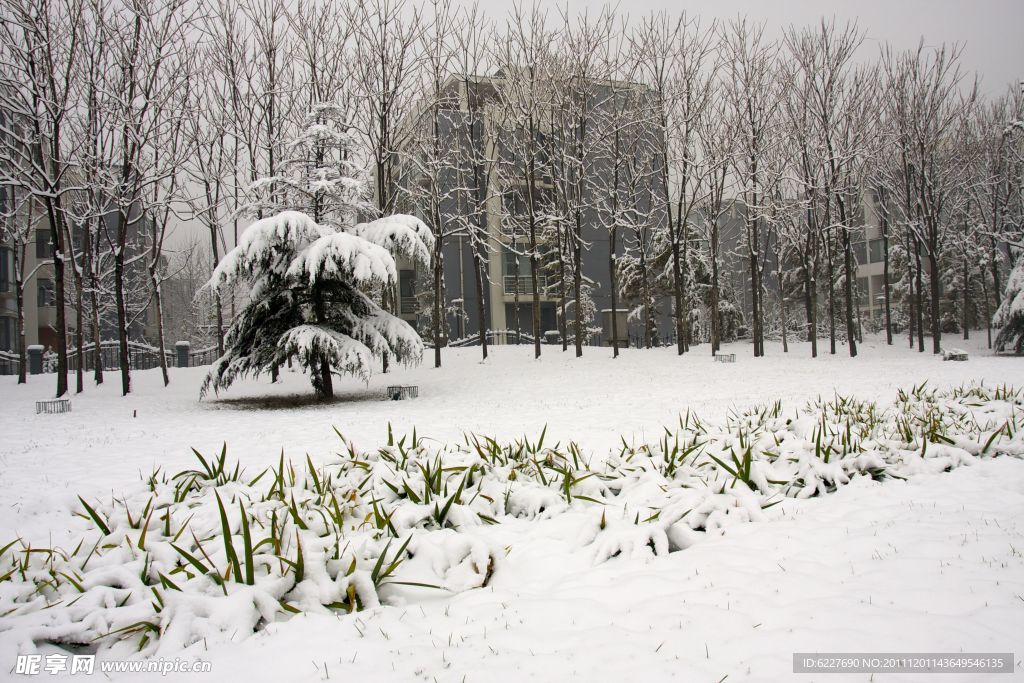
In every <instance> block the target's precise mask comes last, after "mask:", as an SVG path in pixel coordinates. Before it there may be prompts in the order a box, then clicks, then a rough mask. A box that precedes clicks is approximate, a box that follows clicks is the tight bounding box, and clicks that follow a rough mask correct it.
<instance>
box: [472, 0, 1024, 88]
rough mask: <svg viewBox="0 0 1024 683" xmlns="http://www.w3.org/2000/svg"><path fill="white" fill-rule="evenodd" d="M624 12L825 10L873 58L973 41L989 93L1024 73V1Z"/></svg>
mask: <svg viewBox="0 0 1024 683" xmlns="http://www.w3.org/2000/svg"><path fill="white" fill-rule="evenodd" d="M565 3H567V4H568V7H569V11H570V12H582V11H584V10H586V9H590V10H592V11H593V10H596V9H599V8H600V7H601V6H602V5H603V4H605V0H563V2H557V3H551V11H552V12H553V13H554V12H557V8H558V7H559V6H564V5H565ZM480 5H481V7H482V8H484V9H486V10H487V12H488V13H489V14H490V15H491V17H492V18H495V19H498V18H499V17H501V16H503V15H504V13H505V12H507V11H508V9H509V8H510V7H512V2H511V0H480ZM618 7H619V10H620V11H622V12H628V13H629V14H630V15H631V16H632V17H637V16H639V15H643V14H647V13H648V12H651V11H658V10H662V9H667V10H670V11H673V12H678V11H680V10H684V9H685V10H686V11H687V13H689V14H695V15H698V16H700V17H701V18H702V19H707V20H710V19H711V18H720V19H727V18H730V17H733V16H736V15H737V14H745V15H747V16H748V17H750V18H751V19H755V20H758V21H764V22H765V23H766V32H767V33H768V34H769V35H778V33H779V30H780V29H781V27H783V26H788V25H789V24H798V25H800V24H810V23H814V22H816V21H818V20H819V19H820V18H821V16H822V15H826V16H835V17H836V19H837V20H838V21H840V22H845V21H846V20H856V21H857V22H858V23H859V25H860V26H861V28H863V29H865V31H866V32H867V38H868V42H869V44H868V46H867V49H868V50H870V51H871V54H870V56H872V57H873V56H874V55H875V54H877V53H876V52H875V50H877V47H874V46H872V45H871V43H874V45H877V44H878V43H881V42H889V43H891V44H892V45H893V46H894V47H897V48H914V47H916V46H917V43H918V41H919V40H920V39H921V38H922V36H923V37H924V39H925V41H926V44H928V45H938V44H939V43H943V42H945V43H952V42H954V41H956V42H962V43H965V44H966V45H965V48H964V53H963V58H962V62H963V66H964V70H965V71H970V72H974V71H976V72H978V73H979V74H980V75H981V76H982V88H981V89H982V92H984V93H985V94H987V95H995V94H1001V93H1002V92H1003V91H1004V88H1005V87H1006V86H1007V85H1008V84H1010V83H1017V82H1019V81H1020V79H1021V78H1024V0H853V1H850V0H847V1H846V2H837V1H836V0H785V1H784V2H783V1H779V0H775V1H768V0H760V1H758V0H620V2H619V5H618Z"/></svg>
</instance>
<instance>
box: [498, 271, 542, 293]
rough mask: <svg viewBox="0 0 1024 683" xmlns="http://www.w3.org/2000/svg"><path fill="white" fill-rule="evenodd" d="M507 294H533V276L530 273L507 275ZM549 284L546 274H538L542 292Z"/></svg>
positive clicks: (539, 286) (538, 282)
mask: <svg viewBox="0 0 1024 683" xmlns="http://www.w3.org/2000/svg"><path fill="white" fill-rule="evenodd" d="M504 284H505V294H516V293H517V292H518V293H519V294H533V278H532V277H531V276H529V275H520V276H519V277H518V278H517V277H516V276H515V275H506V276H505V281H504ZM547 286H548V279H547V277H546V276H544V275H538V276H537V287H538V288H539V289H540V291H541V292H543V291H544V290H545V288H547Z"/></svg>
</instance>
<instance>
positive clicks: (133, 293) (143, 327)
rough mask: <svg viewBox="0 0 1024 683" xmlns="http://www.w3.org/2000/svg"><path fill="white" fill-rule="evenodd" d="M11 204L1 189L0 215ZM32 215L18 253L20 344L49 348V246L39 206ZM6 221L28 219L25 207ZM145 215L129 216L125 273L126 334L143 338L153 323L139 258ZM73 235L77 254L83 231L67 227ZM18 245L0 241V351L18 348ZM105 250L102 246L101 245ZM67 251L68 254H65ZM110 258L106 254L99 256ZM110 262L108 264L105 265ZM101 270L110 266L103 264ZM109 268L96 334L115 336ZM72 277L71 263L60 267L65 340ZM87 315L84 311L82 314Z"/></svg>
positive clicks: (53, 301)
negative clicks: (128, 302) (22, 320)
mask: <svg viewBox="0 0 1024 683" xmlns="http://www.w3.org/2000/svg"><path fill="white" fill-rule="evenodd" d="M9 208H10V197H9V195H8V194H7V193H6V192H0V215H5V214H7V212H8V209H9ZM33 214H34V216H36V217H39V218H38V220H35V222H34V224H33V226H32V227H31V229H30V230H29V232H28V234H29V235H30V238H29V240H28V242H27V243H26V244H25V245H23V257H22V261H23V262H22V264H21V269H22V272H23V273H24V274H25V275H24V279H25V281H24V301H23V304H24V315H25V345H26V346H32V345H36V344H38V345H41V346H44V347H46V348H49V349H53V348H55V347H56V345H57V338H58V335H57V331H56V322H57V290H56V286H55V283H54V269H53V265H52V255H53V245H52V242H51V232H50V223H49V220H47V219H46V218H45V215H44V214H43V212H42V211H41V210H39V208H38V207H36V208H35V210H34V211H33ZM116 219H117V215H116V213H114V212H109V213H107V214H106V215H104V216H103V218H102V221H103V225H104V229H106V230H110V231H112V230H113V229H114V221H116ZM8 220H10V221H27V220H28V215H27V208H26V207H25V206H21V207H18V210H17V211H15V212H14V215H12V216H9V217H8ZM149 220H150V219H149V218H148V217H144V218H143V219H141V220H135V221H132V222H131V223H130V224H129V225H130V229H129V232H130V234H129V238H128V245H129V249H128V255H127V257H126V262H127V268H126V271H127V277H128V279H129V280H130V281H131V283H133V286H131V287H129V288H128V289H129V290H130V291H129V294H128V295H129V296H130V297H132V299H133V306H132V308H133V309H134V310H135V311H136V312H137V315H133V320H132V322H131V324H130V326H129V338H131V339H135V340H143V339H146V338H147V337H150V338H151V337H152V334H153V329H154V328H155V319H154V316H153V311H152V310H151V306H150V305H149V297H148V295H147V294H146V292H145V291H144V290H145V287H144V286H140V287H136V286H134V285H143V284H144V280H145V277H146V273H145V262H144V259H142V258H137V257H139V256H140V255H141V254H142V252H143V250H144V249H145V248H146V238H145V235H146V234H148V231H149V230H148V226H149V223H148V221H149ZM72 234H73V239H74V240H75V247H76V248H75V249H74V253H80V249H81V245H82V232H81V229H79V228H77V227H76V228H74V229H73V230H72ZM16 248H18V245H16V244H15V243H14V242H13V241H12V240H11V239H10V238H9V237H8V239H6V240H0V351H10V352H17V351H19V350H20V349H19V335H18V317H17V284H16V280H15V270H14V265H15V251H14V250H15V249H16ZM101 251H102V252H104V253H105V252H106V251H107V250H101ZM70 253H71V252H70V250H69V254H70ZM103 258H105V259H107V260H109V254H106V255H105V256H103ZM108 265H109V264H108ZM105 270H110V267H106V268H105ZM112 277H113V274H112V273H107V274H106V275H105V276H104V278H103V280H104V285H109V287H106V286H105V287H104V289H110V292H104V293H103V294H101V296H100V299H101V302H102V305H101V311H100V328H101V337H102V338H103V339H104V340H106V339H115V338H116V336H117V323H116V318H115V313H114V310H113V302H112V284H111V278H112ZM74 286H75V283H74V280H73V276H72V273H71V270H70V267H67V268H66V271H65V288H66V292H65V301H66V309H65V317H66V326H67V333H68V338H69V340H70V339H71V338H72V337H73V335H74V334H75V333H76V331H77V315H76V309H75V301H74V298H75V297H74V294H73V292H74ZM86 316H87V317H88V313H86Z"/></svg>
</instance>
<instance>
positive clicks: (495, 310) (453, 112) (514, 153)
mask: <svg viewBox="0 0 1024 683" xmlns="http://www.w3.org/2000/svg"><path fill="white" fill-rule="evenodd" d="M503 78H504V77H503V75H502V74H501V73H498V74H496V75H494V76H472V77H470V78H462V77H459V78H454V79H452V80H451V81H449V83H448V85H447V92H448V94H449V97H447V98H446V104H445V109H444V112H443V116H441V117H440V120H439V126H440V129H441V131H440V133H441V136H442V137H444V138H446V139H450V140H458V141H461V142H460V143H459V144H462V145H469V146H472V147H473V149H471V150H467V151H468V152H470V153H469V154H466V155H465V156H466V158H469V159H484V158H488V159H490V160H491V162H490V163H493V164H500V165H503V166H504V169H503V170H498V171H496V170H495V169H494V168H491V169H489V170H487V171H483V172H479V173H477V174H476V175H475V177H476V178H483V179H484V180H483V181H482V182H483V183H484V184H485V186H484V187H483V188H482V192H481V193H480V196H485V197H486V198H487V199H486V202H485V207H484V210H483V212H482V215H481V216H480V217H479V218H478V219H477V221H478V223H477V224H478V225H480V226H482V227H483V230H482V232H483V233H484V234H485V238H484V240H483V241H484V242H485V248H486V251H487V256H488V258H487V264H486V268H487V272H486V277H485V282H484V288H483V299H484V306H483V310H484V316H483V317H484V319H483V320H481V319H480V314H479V310H480V307H479V295H478V290H477V286H476V283H475V273H476V271H475V268H474V257H473V251H472V250H473V248H474V246H473V241H472V240H471V239H470V238H469V237H468V236H467V235H459V234H458V233H457V231H453V232H454V234H453V235H452V236H450V237H447V238H446V239H445V242H444V247H443V253H444V277H445V309H446V323H447V329H448V330H450V334H451V336H452V338H454V339H459V338H466V337H471V336H475V335H477V334H478V333H479V331H480V329H481V327H483V329H485V330H490V331H493V332H495V341H496V342H497V343H502V342H505V341H509V342H511V341H514V340H515V339H516V338H518V337H519V334H515V333H523V334H531V333H532V315H533V278H532V274H531V270H530V260H529V257H528V256H527V255H526V252H527V251H528V249H527V247H528V243H529V242H528V235H527V231H526V229H525V226H524V222H525V214H526V205H525V186H524V185H523V184H522V179H521V175H522V174H517V173H516V172H515V169H516V167H517V165H522V164H524V163H525V162H524V160H523V159H522V158H521V154H522V152H521V150H519V149H518V148H517V147H516V143H517V137H516V136H517V135H520V136H521V135H522V131H517V130H514V129H512V128H511V127H510V126H508V125H507V124H506V123H505V122H504V121H500V120H496V118H497V117H498V116H499V114H498V111H499V106H498V103H497V100H498V97H499V89H500V88H501V87H502V85H503V83H502V81H503ZM613 87H615V88H619V89H624V88H639V87H640V86H636V85H633V84H621V83H619V84H610V83H597V84H594V90H595V92H597V93H598V96H596V97H595V98H594V99H595V101H599V102H607V101H610V98H609V97H607V96H602V89H604V90H605V91H607V92H610V91H611V89H612V88H613ZM607 92H606V93H604V95H607ZM600 106H601V105H597V111H596V112H595V116H600V115H602V114H601V111H600ZM549 125H550V124H549ZM641 125H642V124H638V127H639V126H641ZM553 134H555V133H554V132H553V131H551V130H550V129H545V128H543V127H541V128H540V130H539V131H538V132H537V135H538V137H541V138H544V139H542V140H540V141H539V144H540V145H541V146H543V144H544V142H545V140H546V137H547V136H549V135H553ZM632 135H634V136H645V138H646V140H647V141H648V142H651V141H652V140H653V141H654V145H655V146H654V147H652V146H651V145H650V144H648V145H646V146H642V145H636V146H634V147H633V148H632V149H633V151H634V153H635V154H638V155H639V154H641V153H642V152H641V151H640V150H641V149H644V150H646V153H647V154H648V156H649V157H650V156H652V154H653V153H657V151H658V147H657V142H656V140H657V138H656V134H655V132H654V129H653V128H652V127H648V128H646V129H639V130H635V131H633V133H632ZM594 163H595V166H596V167H595V168H594V169H593V170H592V174H593V175H594V176H595V177H597V178H600V179H601V181H600V182H596V183H591V184H588V185H587V187H586V188H585V189H584V192H585V193H586V195H585V196H583V197H581V198H580V200H579V203H580V204H581V205H583V206H584V207H585V208H584V209H583V220H582V221H581V224H582V239H583V241H584V243H585V245H586V248H585V249H584V250H583V257H582V275H583V281H584V282H585V283H586V287H587V290H588V296H589V298H590V299H591V301H592V302H593V308H594V309H595V311H596V315H595V318H594V320H593V321H592V323H591V324H592V326H593V327H592V329H596V328H600V332H598V333H596V334H592V335H588V336H589V338H588V340H587V341H588V343H598V344H603V345H608V344H610V343H611V327H612V326H611V316H612V315H618V317H619V324H618V328H619V330H620V333H619V336H620V341H622V342H623V343H625V342H627V341H628V339H629V337H630V336H632V337H633V339H637V338H638V337H639V336H640V335H641V334H642V331H641V324H640V323H638V322H629V323H627V320H626V308H627V306H626V302H623V301H621V300H620V301H618V302H617V306H616V308H617V309H618V312H617V313H616V312H613V311H612V296H611V285H610V280H611V276H610V272H609V252H610V249H611V244H610V231H609V229H608V227H607V225H606V224H605V221H602V220H601V218H602V217H601V216H600V215H599V212H600V211H602V210H603V209H602V208H600V203H601V202H600V197H599V196H598V195H599V194H600V193H601V192H602V191H604V192H607V188H606V187H604V188H603V187H602V183H604V184H605V185H607V184H608V182H609V179H610V178H611V175H612V174H611V170H610V168H608V167H607V165H608V161H607V160H606V159H603V160H597V161H595V162H594ZM643 163H647V165H648V166H651V165H652V164H653V159H652V158H649V159H646V160H643ZM542 165H544V167H545V168H544V170H543V171H542V172H541V173H540V177H539V179H538V181H537V183H536V187H535V190H536V192H537V193H538V194H539V195H540V198H539V199H536V200H535V202H536V204H537V205H538V206H541V207H546V206H548V205H550V204H551V202H553V201H554V199H553V198H554V193H555V188H554V183H555V182H556V181H557V180H560V179H557V178H555V177H552V175H551V174H552V173H557V170H554V171H553V170H552V168H553V167H554V165H553V164H550V165H549V164H547V163H543V164H542ZM510 169H511V170H510ZM470 170H471V169H470ZM467 175H472V174H471V173H470V174H467ZM517 175H519V176H520V177H519V178H517V177H516V176H517ZM658 177H659V176H658V174H657V173H654V172H651V173H648V174H647V176H646V179H645V180H643V181H642V182H643V183H644V184H645V185H644V186H643V187H640V188H634V190H636V194H637V195H642V196H643V197H644V198H645V199H644V200H643V201H645V202H646V206H644V207H642V208H641V210H640V211H639V212H638V213H641V214H643V215H644V216H645V220H646V221H648V223H649V227H650V228H651V229H649V230H647V234H648V235H650V234H651V232H653V228H654V227H655V226H656V225H657V224H658V222H659V221H662V220H663V215H659V214H658V212H657V210H655V209H652V208H651V206H652V205H653V204H654V203H653V202H652V200H651V197H652V195H653V194H654V193H656V191H657V188H656V187H655V186H654V183H656V182H657V178H658ZM402 178H403V180H402V183H403V185H404V186H405V187H406V188H408V187H409V186H411V185H413V184H415V183H418V182H422V178H421V177H419V176H417V174H416V173H415V172H414V171H410V170H408V169H407V170H406V172H405V173H404V174H403V175H402ZM448 182H450V183H451V184H453V185H454V184H455V183H456V182H458V181H457V180H456V179H455V177H454V175H453V176H451V177H449V178H448ZM440 194H441V195H442V196H443V199H442V202H443V205H442V207H441V211H440V213H441V215H442V216H448V217H453V216H459V215H460V211H461V212H462V213H463V215H464V209H462V208H461V207H460V205H459V201H460V200H459V199H458V198H457V197H456V196H455V194H457V193H452V192H448V191H442V192H441V193H440ZM405 208H406V209H407V210H409V211H412V212H416V213H420V214H422V206H421V205H419V204H417V203H416V202H412V203H411V204H410V205H409V206H408V207H405ZM542 212H544V213H548V209H547V208H544V209H542ZM421 217H422V218H424V219H426V218H427V217H426V216H422V215H421ZM631 239H635V237H634V236H633V235H631V234H630V231H627V230H620V231H619V235H618V238H617V242H618V244H617V245H616V249H617V253H618V254H620V255H621V254H622V253H623V252H624V250H625V248H626V246H627V244H628V243H629V241H630V240H631ZM553 250H554V247H553V246H552V245H551V243H550V242H548V243H547V244H546V245H542V251H543V252H544V254H545V255H544V256H542V257H541V261H542V268H541V272H540V274H539V275H538V278H537V288H538V291H539V295H540V297H539V298H540V330H541V332H542V333H550V332H552V331H556V330H559V329H561V328H562V324H560V323H561V321H560V316H561V305H562V300H561V297H560V296H559V290H560V288H559V287H558V281H557V273H556V269H555V268H554V264H553V261H552V259H553ZM400 267H401V271H400V277H399V301H400V306H399V313H400V315H401V316H402V317H403V318H404V319H406V320H407V321H409V322H410V323H412V324H414V325H415V324H416V323H417V322H419V321H420V320H421V319H422V313H423V309H424V303H425V302H426V301H427V300H429V299H430V298H431V296H432V294H431V292H432V288H431V286H432V282H431V279H430V277H429V275H425V274H422V273H421V274H419V275H417V273H416V271H415V269H414V268H413V267H412V266H411V265H408V264H405V265H401V264H400ZM565 290H566V291H567V292H568V291H571V283H566V287H565ZM567 298H568V296H567ZM659 309H661V314H660V315H659V316H658V318H657V324H658V327H659V331H660V336H661V338H662V339H668V338H670V336H671V334H672V323H671V319H670V317H669V315H668V311H669V309H670V307H669V306H667V305H665V306H659ZM573 315H574V314H573V312H572V311H571V310H570V311H569V312H568V313H567V314H566V317H567V318H568V326H567V327H568V330H569V334H571V329H572V321H573Z"/></svg>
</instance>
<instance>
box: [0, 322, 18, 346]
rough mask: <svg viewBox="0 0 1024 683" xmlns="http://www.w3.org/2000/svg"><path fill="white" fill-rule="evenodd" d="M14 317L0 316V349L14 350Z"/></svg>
mask: <svg viewBox="0 0 1024 683" xmlns="http://www.w3.org/2000/svg"><path fill="white" fill-rule="evenodd" d="M15 350H16V349H15V348H14V318H6V317H4V318H0V351H15Z"/></svg>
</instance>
